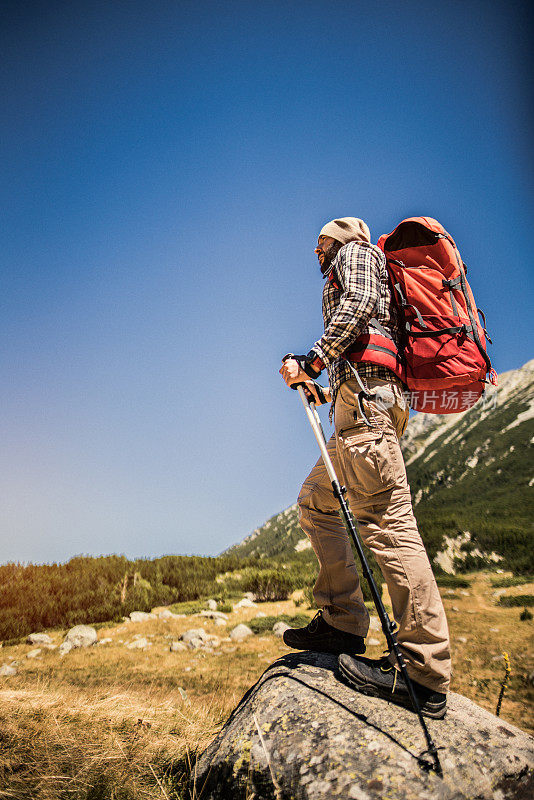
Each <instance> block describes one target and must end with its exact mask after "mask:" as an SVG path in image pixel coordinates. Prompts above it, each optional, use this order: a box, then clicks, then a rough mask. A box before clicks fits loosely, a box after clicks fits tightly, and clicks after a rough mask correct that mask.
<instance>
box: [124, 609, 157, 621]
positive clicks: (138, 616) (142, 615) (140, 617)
mask: <svg viewBox="0 0 534 800" xmlns="http://www.w3.org/2000/svg"><path fill="white" fill-rule="evenodd" d="M149 619H157V617H156V615H155V614H152V613H150V614H149V613H148V612H147V611H132V612H131V614H130V620H131V621H132V622H146V621H147V620H149Z"/></svg>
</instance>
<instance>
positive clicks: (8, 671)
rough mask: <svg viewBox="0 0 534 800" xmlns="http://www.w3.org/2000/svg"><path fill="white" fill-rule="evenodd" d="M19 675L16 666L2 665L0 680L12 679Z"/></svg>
mask: <svg viewBox="0 0 534 800" xmlns="http://www.w3.org/2000/svg"><path fill="white" fill-rule="evenodd" d="M16 674H17V668H16V666H15V665H14V664H2V666H1V667H0V678H10V677H11V676H12V675H16Z"/></svg>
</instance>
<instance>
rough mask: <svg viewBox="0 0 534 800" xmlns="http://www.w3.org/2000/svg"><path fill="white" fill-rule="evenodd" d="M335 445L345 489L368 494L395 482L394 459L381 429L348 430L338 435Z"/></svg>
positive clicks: (379, 490)
mask: <svg viewBox="0 0 534 800" xmlns="http://www.w3.org/2000/svg"><path fill="white" fill-rule="evenodd" d="M338 446H339V450H340V460H341V461H342V463H343V469H344V472H345V480H346V483H347V488H348V489H349V490H352V491H355V492H358V493H359V494H362V495H365V496H370V495H373V494H378V493H379V492H383V491H385V490H386V489H391V487H392V486H394V485H395V482H396V469H395V463H394V459H392V457H391V456H392V453H391V448H390V445H389V443H388V440H387V438H386V434H385V432H384V431H382V430H378V431H372V430H368V429H366V430H365V431H359V432H356V431H354V432H351V431H350V430H348V431H346V432H342V433H341V434H340V435H339V437H338Z"/></svg>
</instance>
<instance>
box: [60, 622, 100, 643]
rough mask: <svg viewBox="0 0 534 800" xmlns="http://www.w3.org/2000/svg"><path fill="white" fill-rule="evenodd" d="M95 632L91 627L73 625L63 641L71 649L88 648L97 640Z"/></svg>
mask: <svg viewBox="0 0 534 800" xmlns="http://www.w3.org/2000/svg"><path fill="white" fill-rule="evenodd" d="M97 638H98V637H97V635H96V631H95V629H94V628H93V627H91V625H75V626H74V628H71V629H70V631H69V632H68V633H67V635H66V636H65V639H64V641H65V642H69V644H70V645H71V647H90V646H91V645H92V644H94V643H95V642H96V640H97Z"/></svg>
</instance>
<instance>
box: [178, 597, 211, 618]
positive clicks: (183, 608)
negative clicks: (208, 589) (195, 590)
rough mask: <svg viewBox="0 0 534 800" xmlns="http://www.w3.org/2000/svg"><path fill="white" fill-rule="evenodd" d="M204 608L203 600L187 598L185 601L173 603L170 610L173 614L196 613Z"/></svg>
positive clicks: (204, 602)
mask: <svg viewBox="0 0 534 800" xmlns="http://www.w3.org/2000/svg"><path fill="white" fill-rule="evenodd" d="M205 608H206V601H205V600H189V601H187V602H185V603H174V604H173V605H172V606H171V607H170V610H171V611H172V613H173V614H188V615H189V614H198V613H199V612H200V611H204V609H205Z"/></svg>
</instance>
